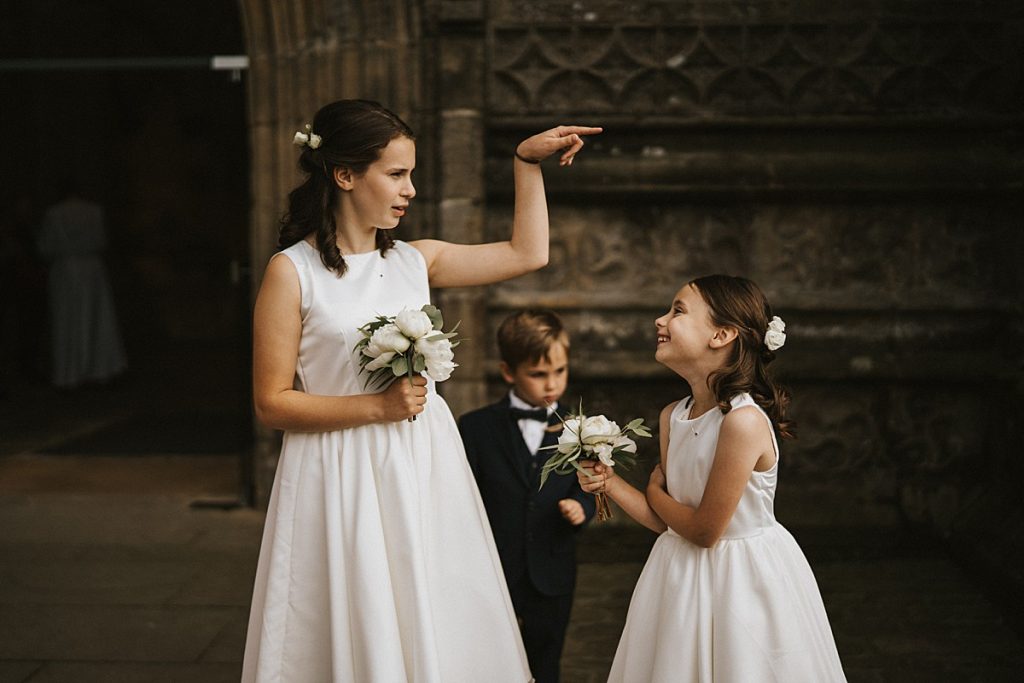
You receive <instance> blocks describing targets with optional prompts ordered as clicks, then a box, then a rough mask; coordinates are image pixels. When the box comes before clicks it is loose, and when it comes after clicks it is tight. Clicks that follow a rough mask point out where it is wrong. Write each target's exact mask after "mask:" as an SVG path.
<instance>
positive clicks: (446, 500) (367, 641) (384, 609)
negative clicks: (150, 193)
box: [242, 241, 530, 683]
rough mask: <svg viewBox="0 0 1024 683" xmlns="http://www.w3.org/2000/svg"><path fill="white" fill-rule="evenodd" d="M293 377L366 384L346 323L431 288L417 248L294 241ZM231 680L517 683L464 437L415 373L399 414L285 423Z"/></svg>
mask: <svg viewBox="0 0 1024 683" xmlns="http://www.w3.org/2000/svg"><path fill="white" fill-rule="evenodd" d="M282 254H283V257H284V258H289V259H291V260H292V262H293V263H294V264H295V268H296V270H297V271H298V276H299V282H300V286H301V291H302V301H301V315H302V338H301V341H300V344H299V357H298V363H297V366H296V368H295V388H296V389H298V390H300V391H305V392H308V393H311V394H321V395H339V396H341V395H351V394H361V393H366V391H365V390H364V388H363V376H361V375H360V374H359V365H358V362H357V356H356V355H355V354H354V353H353V347H354V346H355V343H356V342H357V341H358V340H359V339H360V333H359V332H358V329H357V328H358V327H360V326H362V325H364V324H365V323H367V322H369V321H370V320H371V319H372V318H374V317H375V316H377V315H394V314H397V313H398V312H399V311H401V310H402V309H403V308H408V309H419V308H420V307H421V306H422V305H424V304H426V303H429V301H430V292H429V288H428V283H427V270H426V263H425V261H424V260H423V257H422V255H421V254H420V253H419V251H417V250H416V249H415V248H414V247H412V246H410V245H409V244H406V243H404V242H398V243H397V244H396V245H395V247H394V248H393V249H392V250H390V251H389V252H387V254H386V256H382V255H381V254H380V252H379V251H373V252H370V253H365V254H354V255H349V256H346V257H345V262H346V263H347V264H348V270H347V272H346V273H345V275H344V276H342V277H340V278H339V277H337V276H336V275H335V274H334V273H333V272H331V271H328V270H327V268H325V267H324V265H323V263H322V262H321V261H320V256H319V254H318V252H317V251H316V250H315V249H314V248H313V247H311V246H309V244H307V243H306V242H305V241H300V242H298V243H297V244H295V245H293V246H291V247H289V248H288V249H285V250H284V251H283V252H281V254H277V255H275V257H281V256H282ZM242 680H243V681H261V682H263V681H274V682H278V681H282V682H289V683H321V682H328V681H333V682H334V683H340V682H346V683H370V682H375V681H382V682H387V683H391V682H399V681H410V682H416V683H459V682H462V681H465V682H466V683H469V682H471V681H487V682H488V683H501V682H504V681H508V682H509V683H526V682H527V681H529V680H530V673H529V667H528V664H527V660H526V653H525V651H524V649H523V645H522V640H521V637H520V635H519V629H518V626H517V624H516V618H515V614H514V612H513V610H512V605H511V602H510V600H509V596H508V590H507V588H506V586H505V579H504V575H503V574H502V570H501V563H500V560H499V559H498V554H497V550H496V549H495V545H494V540H493V538H492V536H491V530H490V526H489V525H488V523H487V517H486V513H485V512H484V507H483V504H482V503H481V501H480V495H479V493H478V491H477V487H476V484H475V482H474V480H473V475H472V473H471V471H470V469H469V465H468V464H467V461H466V454H465V451H464V449H463V445H462V440H461V439H460V438H459V433H458V429H457V427H456V424H455V420H454V419H453V417H452V414H451V411H450V410H449V409H448V405H447V404H446V403H445V401H444V399H443V398H441V397H440V396H439V395H438V394H437V393H436V392H435V390H434V386H433V384H432V383H431V384H430V385H429V386H428V395H427V404H426V409H425V410H424V412H423V413H422V414H420V415H419V416H418V418H417V419H416V420H415V421H413V422H408V421H404V420H403V421H402V422H397V423H390V424H379V425H367V426H363V427H355V428H352V429H343V430H339V431H333V432H308V433H303V432H286V433H285V435H284V443H283V446H282V450H281V458H280V461H279V463H278V467H277V474H276V477H275V480H274V487H273V490H272V493H271V498H270V503H269V508H268V510H267V519H266V526H265V529H264V532H263V544H262V546H261V548H260V557H259V566H258V569H257V572H256V583H255V589H254V591H253V600H252V609H251V613H250V617H249V629H248V635H247V640H246V646H245V659H244V664H243V671H242Z"/></svg>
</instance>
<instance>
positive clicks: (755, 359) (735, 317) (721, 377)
mask: <svg viewBox="0 0 1024 683" xmlns="http://www.w3.org/2000/svg"><path fill="white" fill-rule="evenodd" d="M690 284H692V285H693V286H694V287H696V288H697V291H698V292H700V295H701V297H702V298H703V299H704V302H705V303H706V304H707V305H708V308H709V309H711V312H710V315H711V322H712V323H713V324H714V325H716V326H718V327H731V328H734V329H735V330H736V331H737V332H738V334H737V336H736V342H735V343H734V344H733V345H732V352H731V354H730V356H729V360H728V361H727V362H726V364H725V366H724V367H722V368H720V369H719V370H717V371H715V372H713V373H712V374H711V376H710V377H708V387H709V388H710V389H711V391H712V393H713V394H714V395H715V398H716V399H717V401H718V407H719V408H720V409H721V411H722V412H723V413H728V412H729V411H730V410H731V409H732V406H731V404H730V400H731V399H732V398H733V397H734V396H736V395H737V394H740V393H743V392H747V393H749V394H750V396H751V397H752V398H753V399H754V401H755V402H756V403H757V405H759V406H761V408H762V409H764V411H765V412H766V413H767V414H768V417H769V418H771V421H772V424H774V425H775V429H776V430H777V431H778V434H779V436H780V437H782V438H784V439H792V438H795V437H796V425H795V424H794V422H793V421H792V420H787V419H786V409H787V408H788V407H789V398H790V397H789V392H788V391H786V390H785V389H784V388H782V387H780V386H778V385H777V384H776V383H775V381H774V380H773V379H772V377H771V376H770V375H769V374H768V368H767V366H768V364H769V363H771V362H772V361H773V360H775V352H774V351H771V350H769V349H768V347H767V346H765V343H764V336H765V333H766V332H767V331H768V322H769V321H770V320H771V319H772V308H771V305H770V304H769V303H768V299H766V298H765V296H764V293H763V292H762V291H761V289H760V288H759V287H758V286H757V285H756V284H754V283H753V282H752V281H751V280H748V279H747V278H743V277H733V276H730V275H708V276H705V277H699V278H697V279H696V280H693V281H692V282H690Z"/></svg>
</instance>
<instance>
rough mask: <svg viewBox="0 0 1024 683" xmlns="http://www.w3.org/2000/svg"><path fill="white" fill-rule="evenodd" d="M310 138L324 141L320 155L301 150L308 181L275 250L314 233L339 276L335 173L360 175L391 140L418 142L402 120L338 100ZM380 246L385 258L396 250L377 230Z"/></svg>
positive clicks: (292, 199) (295, 197)
mask: <svg viewBox="0 0 1024 683" xmlns="http://www.w3.org/2000/svg"><path fill="white" fill-rule="evenodd" d="M311 132H312V133H314V134H316V135H319V136H320V139H321V143H320V146H319V147H317V148H316V149H313V148H312V147H310V146H308V145H303V147H302V153H301V154H300V155H299V168H300V169H301V170H302V171H303V172H304V173H305V174H306V179H305V180H304V181H303V183H302V184H301V185H299V186H298V187H296V188H295V189H294V190H292V191H291V193H289V195H288V212H287V213H286V214H285V215H284V217H283V218H282V219H281V232H280V235H279V237H278V240H277V247H278V249H286V248H288V247H290V246H291V245H293V244H295V243H296V242H298V241H299V240H301V239H304V238H305V237H306V236H307V235H309V234H310V233H313V234H314V235H315V236H316V246H317V249H318V250H319V251H320V260H321V261H323V262H324V265H325V266H327V268H329V269H330V270H333V271H335V272H336V273H337V274H338V275H339V276H341V275H344V274H345V269H346V267H347V266H346V264H345V259H344V258H342V256H341V251H340V250H339V249H338V244H337V225H336V224H335V221H334V212H335V211H336V210H337V207H338V197H339V194H338V193H339V189H338V186H337V184H335V182H334V169H335V168H338V167H341V168H347V169H348V170H350V171H352V173H354V174H356V175H361V174H363V173H365V172H366V169H367V168H369V167H370V164H372V163H373V162H375V161H377V159H379V158H380V154H381V151H382V150H383V149H384V148H385V147H387V146H388V143H390V142H391V141H392V140H394V139H395V138H397V137H407V138H409V139H410V140H414V139H415V137H414V136H413V133H412V129H410V128H409V126H407V125H406V124H405V122H404V121H402V119H400V118H398V116H397V115H395V114H394V113H393V112H391V111H388V110H387V109H385V108H384V107H382V106H381V105H380V104H378V103H376V102H371V101H369V100H338V101H337V102H332V103H330V104H328V105H325V106H324V107H322V108H321V109H320V111H318V112H317V113H316V116H314V117H313V125H312V129H311ZM376 240H377V241H376V246H377V248H378V249H380V252H381V253H382V254H384V253H385V252H387V250H388V249H390V248H391V247H393V246H394V245H395V241H394V239H393V238H392V237H391V233H390V231H388V230H378V231H377V238H376Z"/></svg>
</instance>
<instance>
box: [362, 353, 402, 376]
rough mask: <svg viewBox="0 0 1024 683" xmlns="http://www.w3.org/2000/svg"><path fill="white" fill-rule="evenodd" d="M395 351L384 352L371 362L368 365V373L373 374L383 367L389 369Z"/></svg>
mask: <svg viewBox="0 0 1024 683" xmlns="http://www.w3.org/2000/svg"><path fill="white" fill-rule="evenodd" d="M395 355H396V354H395V352H394V351H384V352H383V353H381V354H380V355H379V356H377V357H376V358H374V359H373V360H371V361H370V362H369V363H367V364H366V366H365V369H366V371H367V372H373V371H374V370H380V369H381V368H383V367H387V365H388V363H390V362H391V359H392V358H394V357H395Z"/></svg>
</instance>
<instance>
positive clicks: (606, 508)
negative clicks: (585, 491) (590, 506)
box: [594, 493, 612, 522]
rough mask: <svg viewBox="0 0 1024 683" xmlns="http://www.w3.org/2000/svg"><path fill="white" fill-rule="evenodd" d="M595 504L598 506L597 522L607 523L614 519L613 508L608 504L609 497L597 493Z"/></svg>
mask: <svg viewBox="0 0 1024 683" xmlns="http://www.w3.org/2000/svg"><path fill="white" fill-rule="evenodd" d="M594 502H595V504H596V505H597V521H599V522H605V521H607V520H609V519H611V518H612V508H611V506H610V505H609V504H608V495H607V494H604V493H595V494H594Z"/></svg>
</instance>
